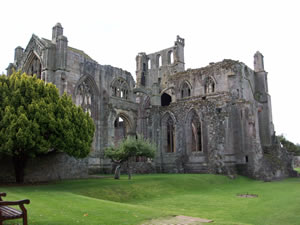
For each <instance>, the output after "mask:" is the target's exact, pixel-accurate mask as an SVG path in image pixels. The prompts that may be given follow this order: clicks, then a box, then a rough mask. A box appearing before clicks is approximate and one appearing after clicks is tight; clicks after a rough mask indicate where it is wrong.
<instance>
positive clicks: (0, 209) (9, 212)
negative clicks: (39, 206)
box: [0, 192, 30, 225]
mask: <svg viewBox="0 0 300 225" xmlns="http://www.w3.org/2000/svg"><path fill="white" fill-rule="evenodd" d="M5 196H6V193H1V192H0V225H3V221H5V220H13V219H19V218H22V219H23V225H28V222H27V210H26V209H25V207H24V204H29V203H30V201H29V200H28V199H26V200H21V201H3V200H2V197H5ZM9 206H19V207H20V209H21V211H20V210H17V209H15V208H12V207H9Z"/></svg>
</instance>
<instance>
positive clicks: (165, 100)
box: [161, 93, 172, 106]
mask: <svg viewBox="0 0 300 225" xmlns="http://www.w3.org/2000/svg"><path fill="white" fill-rule="evenodd" d="M171 102H172V97H171V96H170V95H168V94H167V93H163V94H162V96H161V106H168V105H170V104H171Z"/></svg>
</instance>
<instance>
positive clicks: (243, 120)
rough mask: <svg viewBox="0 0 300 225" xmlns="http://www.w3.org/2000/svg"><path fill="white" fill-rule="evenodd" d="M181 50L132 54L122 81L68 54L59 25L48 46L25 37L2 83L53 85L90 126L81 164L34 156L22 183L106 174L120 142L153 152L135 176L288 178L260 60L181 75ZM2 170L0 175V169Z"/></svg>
mask: <svg viewBox="0 0 300 225" xmlns="http://www.w3.org/2000/svg"><path fill="white" fill-rule="evenodd" d="M184 45H185V40H184V39H183V38H180V37H179V36H177V39H176V41H175V43H174V45H173V46H172V47H170V48H166V49H164V50H161V51H157V52H155V53H152V54H146V53H143V52H142V53H139V54H138V55H137V56H136V82H135V80H134V78H133V76H132V75H131V74H130V73H129V72H127V71H125V70H122V69H119V68H115V67H112V66H110V65H101V64H99V63H97V62H96V61H95V60H93V59H92V58H90V57H89V56H88V55H87V54H86V53H84V52H83V51H81V50H78V49H75V48H72V47H70V46H68V40H67V37H65V36H64V35H63V28H62V26H61V24H60V23H57V24H56V25H55V26H54V27H53V31H52V39H51V40H48V39H45V38H39V37H37V36H36V35H32V37H31V39H30V41H29V43H28V45H27V47H26V48H25V50H24V49H23V48H21V47H17V48H16V49H15V59H14V62H13V63H11V64H9V67H8V68H7V73H8V75H10V74H11V73H12V71H13V69H14V70H21V71H24V72H26V73H28V74H36V75H37V76H38V77H39V78H40V79H42V80H44V81H45V82H52V83H53V84H55V85H56V86H57V88H58V89H59V91H60V93H61V94H62V93H63V92H67V93H68V94H70V95H71V96H72V98H73V101H74V102H75V103H76V104H77V105H80V106H82V108H83V109H84V110H85V111H86V112H89V113H90V115H91V116H92V118H93V119H94V122H95V125H96V132H95V136H94V142H93V146H92V151H91V153H90V155H89V157H88V158H86V159H83V160H75V159H73V158H71V157H68V156H66V155H64V154H56V155H49V156H43V157H41V158H40V159H39V160H36V161H32V162H30V163H29V165H28V168H27V171H26V177H25V179H26V180H29V181H30V180H51V179H65V178H75V177H76V178H77V177H86V176H87V174H93V173H100V172H105V173H108V172H109V173H110V172H111V171H112V163H111V161H110V160H109V159H106V158H105V157H104V149H105V147H107V146H111V145H114V144H116V143H118V142H120V140H122V139H123V138H125V137H126V136H127V135H129V134H141V135H143V136H144V137H145V138H147V139H150V140H151V141H152V142H153V143H154V144H155V145H156V146H157V152H156V156H155V158H154V160H153V161H149V160H147V159H143V158H137V159H134V161H135V162H134V163H135V164H136V172H144V173H149V172H158V173H220V174H227V175H232V174H242V175H246V176H249V177H253V178H256V179H264V180H272V179H276V178H282V177H287V176H291V175H292V174H293V170H292V167H291V156H290V155H289V154H288V153H287V152H286V151H285V150H284V149H282V148H281V147H280V143H279V142H278V141H277V138H276V136H275V132H274V126H273V122H272V108H271V98H270V95H269V92H268V80H267V76H268V75H267V72H266V71H265V69H264V61H263V55H262V54H261V53H260V52H256V53H255V55H254V69H251V68H249V67H248V66H246V65H245V64H244V63H242V62H239V61H234V60H227V59H225V60H223V61H222V62H217V63H210V64H209V65H208V66H206V67H203V68H199V69H188V70H185V63H184ZM0 160H1V159H0ZM2 161H3V162H2V163H0V167H1V165H5V164H6V161H5V160H2ZM8 168H9V165H7V164H6V166H5V167H4V168H3V169H1V168H0V180H3V179H6V180H9V179H12V178H13V174H11V173H12V171H13V169H11V170H9V169H8Z"/></svg>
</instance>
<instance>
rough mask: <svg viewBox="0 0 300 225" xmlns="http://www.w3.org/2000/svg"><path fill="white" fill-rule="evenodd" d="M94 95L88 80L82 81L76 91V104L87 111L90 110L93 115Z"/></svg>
mask: <svg viewBox="0 0 300 225" xmlns="http://www.w3.org/2000/svg"><path fill="white" fill-rule="evenodd" d="M93 99H94V96H93V93H92V91H91V88H90V87H89V86H88V85H87V84H86V82H85V81H84V82H82V83H81V84H80V85H79V86H78V88H77V92H76V105H80V106H81V107H82V109H83V110H84V111H85V112H88V113H89V114H90V115H92V102H93Z"/></svg>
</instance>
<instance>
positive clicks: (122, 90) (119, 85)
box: [112, 78, 129, 99]
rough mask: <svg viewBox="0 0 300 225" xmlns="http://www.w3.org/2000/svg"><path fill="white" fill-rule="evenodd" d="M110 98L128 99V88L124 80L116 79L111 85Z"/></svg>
mask: <svg viewBox="0 0 300 225" xmlns="http://www.w3.org/2000/svg"><path fill="white" fill-rule="evenodd" d="M112 96H114V97H119V98H124V99H128V97H129V87H128V84H127V82H126V81H125V80H124V79H121V78H118V79H117V80H115V81H114V82H113V84H112Z"/></svg>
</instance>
